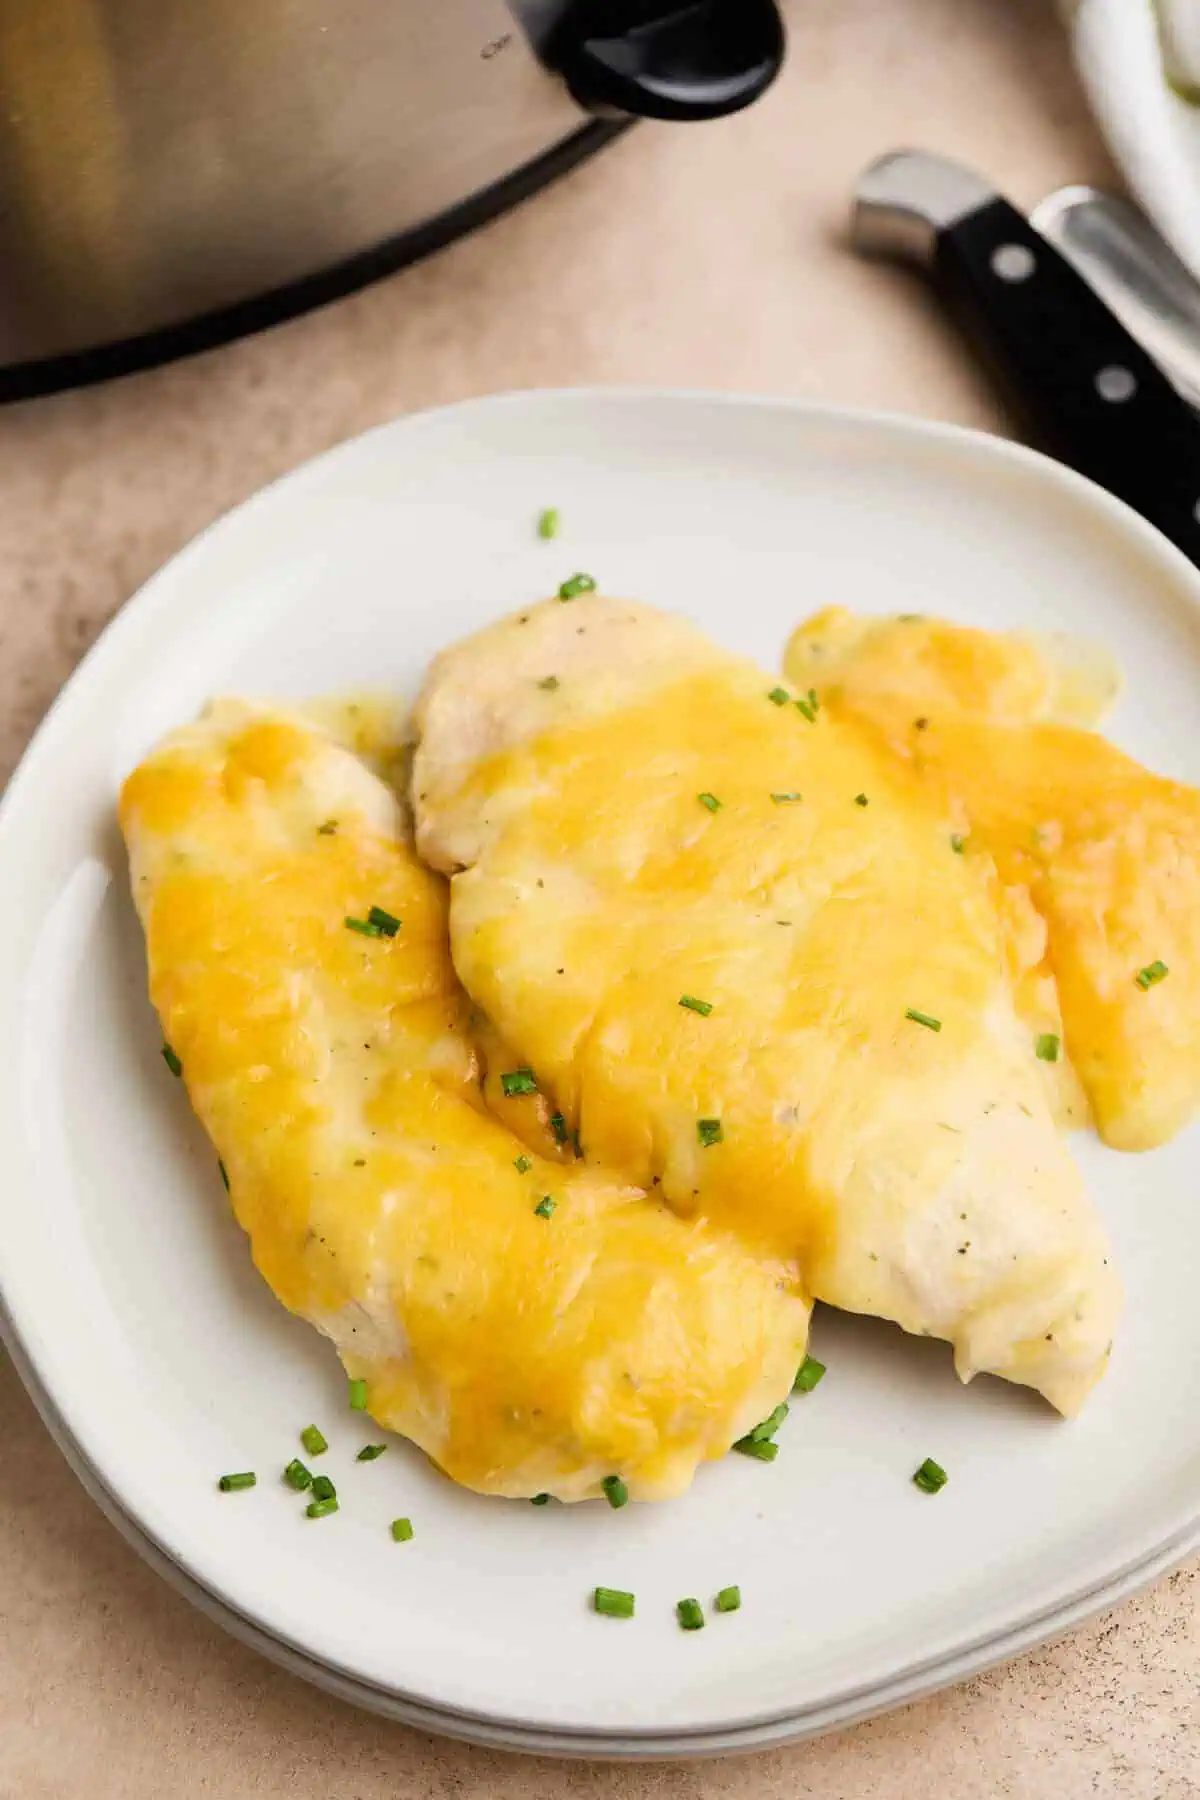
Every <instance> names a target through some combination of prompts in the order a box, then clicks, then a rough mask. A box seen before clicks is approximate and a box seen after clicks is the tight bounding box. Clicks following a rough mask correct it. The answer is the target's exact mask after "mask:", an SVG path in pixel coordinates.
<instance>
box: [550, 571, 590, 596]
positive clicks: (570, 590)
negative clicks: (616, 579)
mask: <svg viewBox="0 0 1200 1800" xmlns="http://www.w3.org/2000/svg"><path fill="white" fill-rule="evenodd" d="M595 591H596V577H595V576H594V575H572V576H570V577H569V579H568V580H566V581H564V582H563V584H562V586H561V587H560V588H559V590H558V597H559V599H560V600H574V599H575V598H576V596H577V595H579V594H594V593H595Z"/></svg>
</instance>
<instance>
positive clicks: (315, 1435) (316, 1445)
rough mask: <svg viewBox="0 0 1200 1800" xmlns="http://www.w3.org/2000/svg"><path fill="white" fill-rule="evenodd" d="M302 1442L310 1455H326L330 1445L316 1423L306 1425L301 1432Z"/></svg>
mask: <svg viewBox="0 0 1200 1800" xmlns="http://www.w3.org/2000/svg"><path fill="white" fill-rule="evenodd" d="M300 1442H301V1443H302V1444H303V1445H304V1448H305V1449H306V1450H307V1451H308V1454H309V1455H310V1456H324V1454H325V1452H326V1450H328V1448H329V1445H328V1444H327V1443H326V1442H325V1439H324V1437H323V1436H322V1434H321V1432H320V1431H319V1430H318V1429H317V1427H316V1426H315V1425H306V1426H305V1427H304V1430H303V1431H302V1432H301V1433H300Z"/></svg>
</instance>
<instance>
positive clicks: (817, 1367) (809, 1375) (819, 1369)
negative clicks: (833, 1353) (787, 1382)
mask: <svg viewBox="0 0 1200 1800" xmlns="http://www.w3.org/2000/svg"><path fill="white" fill-rule="evenodd" d="M824 1373H825V1364H824V1363H823V1362H818V1361H817V1359H816V1357H815V1356H806V1357H805V1359H804V1361H803V1362H802V1363H801V1364H800V1367H799V1368H798V1369H797V1370H796V1379H795V1381H793V1383H792V1392H793V1393H796V1394H811V1393H812V1391H813V1389H814V1388H815V1387H816V1385H817V1383H818V1382H819V1381H820V1379H821V1377H822V1375H824Z"/></svg>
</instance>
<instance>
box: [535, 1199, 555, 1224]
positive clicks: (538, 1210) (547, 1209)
mask: <svg viewBox="0 0 1200 1800" xmlns="http://www.w3.org/2000/svg"><path fill="white" fill-rule="evenodd" d="M557 1205H558V1201H557V1200H552V1199H551V1198H550V1195H549V1194H543V1195H542V1197H541V1199H540V1200H539V1201H538V1203H537V1205H536V1206H535V1207H534V1209H533V1210H534V1213H535V1214H536V1216H537V1217H538V1218H539V1219H549V1218H552V1217H553V1216H554V1209H555V1207H556V1206H557Z"/></svg>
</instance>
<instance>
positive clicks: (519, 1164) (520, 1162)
mask: <svg viewBox="0 0 1200 1800" xmlns="http://www.w3.org/2000/svg"><path fill="white" fill-rule="evenodd" d="M532 1167H533V1164H532V1162H531V1161H530V1159H529V1158H528V1157H527V1156H518V1157H517V1159H516V1161H515V1162H514V1163H513V1168H514V1169H515V1170H516V1171H517V1174H518V1175H528V1173H529V1171H530V1169H532Z"/></svg>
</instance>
